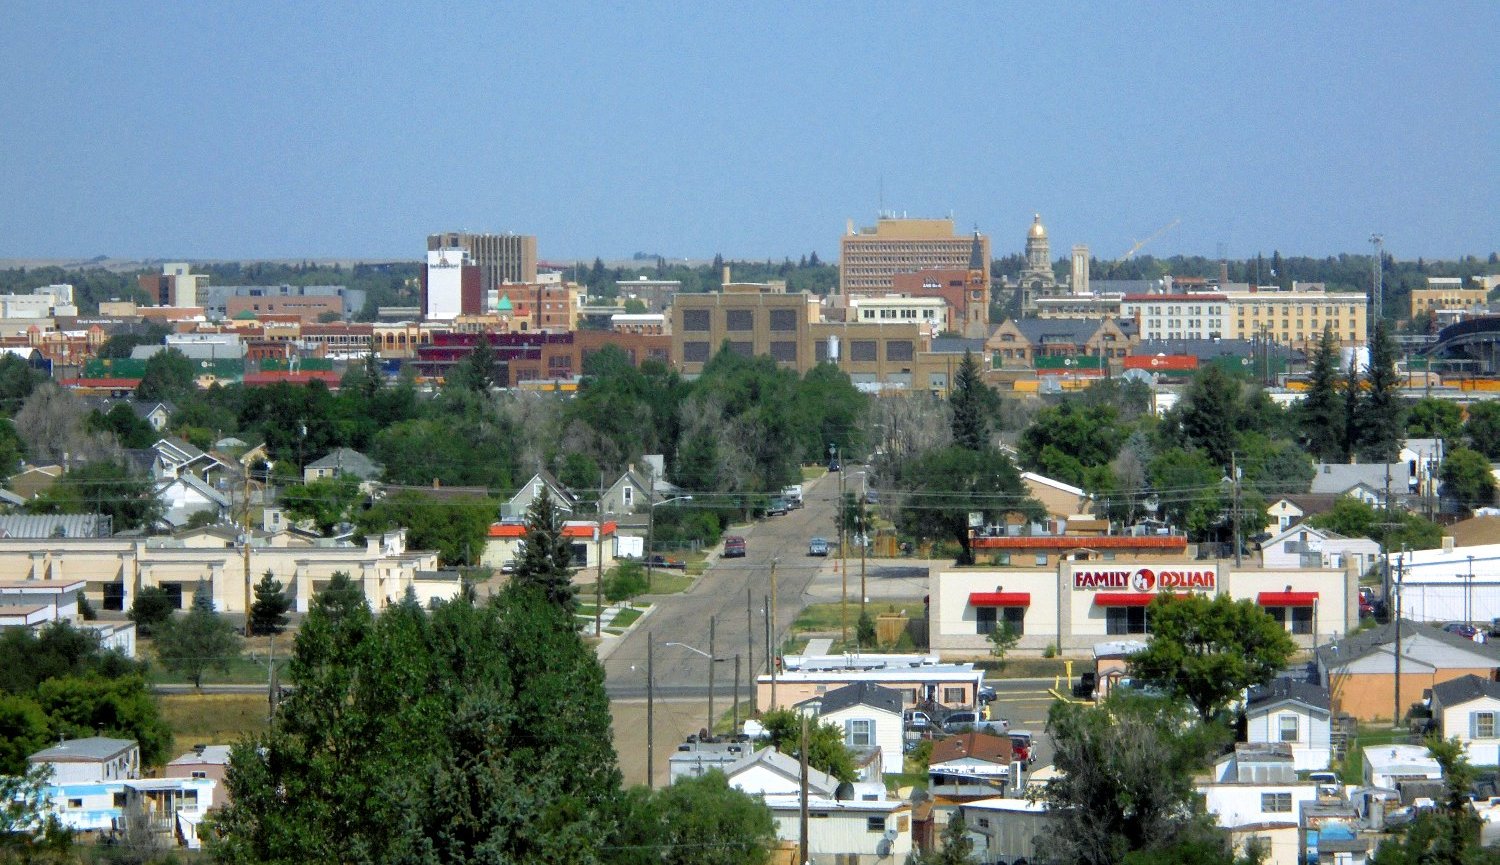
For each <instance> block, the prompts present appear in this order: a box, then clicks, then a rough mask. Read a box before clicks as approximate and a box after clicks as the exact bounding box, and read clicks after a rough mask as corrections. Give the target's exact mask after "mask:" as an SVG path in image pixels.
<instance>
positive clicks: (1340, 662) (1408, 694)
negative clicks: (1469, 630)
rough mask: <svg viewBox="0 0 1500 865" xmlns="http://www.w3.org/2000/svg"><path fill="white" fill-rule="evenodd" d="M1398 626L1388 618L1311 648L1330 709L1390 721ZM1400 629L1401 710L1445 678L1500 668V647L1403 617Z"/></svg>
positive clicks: (1483, 673)
mask: <svg viewBox="0 0 1500 865" xmlns="http://www.w3.org/2000/svg"><path fill="white" fill-rule="evenodd" d="M1396 628H1397V624H1396V623H1395V622H1391V623H1388V624H1385V625H1381V626H1379V627H1375V628H1371V629H1370V630H1368V631H1361V632H1359V633H1357V634H1352V635H1350V636H1348V637H1345V638H1344V639H1342V640H1335V641H1334V642H1332V643H1328V644H1326V645H1322V646H1319V647H1318V648H1317V649H1316V650H1315V655H1316V659H1317V667H1318V681H1319V683H1320V684H1322V685H1323V686H1325V687H1327V688H1328V691H1329V695H1330V708H1332V709H1333V711H1334V712H1335V713H1343V714H1348V715H1352V716H1353V717H1355V718H1357V719H1358V720H1361V721H1374V720H1376V719H1378V718H1383V719H1386V720H1389V719H1390V718H1391V713H1392V712H1393V710H1394V706H1395V701H1396V693H1395V687H1396V678H1395V675H1394V672H1395V651H1396ZM1400 628H1401V648H1400V651H1401V680H1400V685H1401V695H1400V699H1401V706H1402V714H1403V715H1404V714H1405V713H1406V711H1407V707H1410V706H1411V705H1412V704H1413V703H1416V702H1418V701H1419V700H1421V699H1422V695H1423V693H1424V692H1426V691H1428V690H1430V689H1433V688H1436V687H1437V686H1438V685H1440V684H1442V683H1443V682H1449V681H1452V680H1454V679H1461V678H1463V677H1464V676H1468V675H1475V676H1479V677H1480V678H1484V679H1491V678H1494V677H1495V673H1496V672H1497V671H1500V647H1497V646H1495V645H1494V644H1486V643H1476V642H1474V641H1473V640H1469V639H1466V638H1464V637H1461V636H1459V635H1457V634H1450V633H1448V632H1447V631H1443V630H1441V629H1439V628H1436V627H1433V626H1431V625H1424V624H1420V623H1418V622H1413V621H1409V620H1406V619H1403V620H1402V621H1401V622H1400Z"/></svg>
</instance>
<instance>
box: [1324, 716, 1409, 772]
mask: <svg viewBox="0 0 1500 865" xmlns="http://www.w3.org/2000/svg"><path fill="white" fill-rule="evenodd" d="M1410 738H1411V736H1410V733H1409V732H1408V731H1407V730H1406V729H1405V728H1403V729H1400V730H1392V729H1391V728H1390V727H1386V726H1381V725H1364V726H1361V727H1360V728H1359V735H1358V736H1356V737H1355V738H1354V741H1352V742H1350V743H1349V750H1348V751H1347V752H1346V753H1345V755H1344V770H1343V772H1342V773H1341V776H1342V779H1343V781H1344V783H1346V784H1363V783H1364V771H1365V755H1364V751H1363V749H1364V748H1367V747H1369V746H1371V745H1390V744H1392V743H1395V744H1402V745H1404V744H1407V742H1408V741H1409V740H1410Z"/></svg>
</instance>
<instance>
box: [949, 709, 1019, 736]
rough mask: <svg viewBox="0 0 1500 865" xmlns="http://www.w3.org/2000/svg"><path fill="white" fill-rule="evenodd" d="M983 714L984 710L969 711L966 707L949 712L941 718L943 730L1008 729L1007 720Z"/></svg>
mask: <svg viewBox="0 0 1500 865" xmlns="http://www.w3.org/2000/svg"><path fill="white" fill-rule="evenodd" d="M985 714H986V713H985V712H971V711H969V710H967V709H960V710H959V711H957V712H949V713H948V714H947V715H946V716H944V718H943V730H944V731H945V732H948V733H957V732H958V731H960V730H981V731H985V732H991V733H994V732H1004V731H1006V730H1008V729H1010V722H1009V721H1007V720H1005V719H1004V718H986V717H985Z"/></svg>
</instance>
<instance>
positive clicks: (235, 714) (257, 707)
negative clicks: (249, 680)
mask: <svg viewBox="0 0 1500 865" xmlns="http://www.w3.org/2000/svg"><path fill="white" fill-rule="evenodd" d="M157 700H158V701H159V702H160V705H161V714H162V719H163V720H165V721H166V722H167V724H169V725H170V726H171V727H172V734H173V736H175V737H176V743H175V744H174V746H173V747H174V748H175V749H176V750H177V751H179V752H180V751H185V750H187V749H188V748H191V747H192V746H194V745H232V744H234V743H235V742H236V741H238V740H239V739H240V737H241V736H243V735H245V734H246V733H259V732H263V731H264V730H265V729H266V708H267V706H266V697H265V695H264V694H165V695H162V696H160V697H158V698H157ZM174 756H175V755H174Z"/></svg>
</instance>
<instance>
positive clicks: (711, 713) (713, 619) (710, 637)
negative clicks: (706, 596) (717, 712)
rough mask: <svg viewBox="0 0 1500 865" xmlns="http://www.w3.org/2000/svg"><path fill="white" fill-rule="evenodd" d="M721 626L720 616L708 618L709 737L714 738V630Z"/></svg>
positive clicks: (716, 656)
mask: <svg viewBox="0 0 1500 865" xmlns="http://www.w3.org/2000/svg"><path fill="white" fill-rule="evenodd" d="M718 624H719V617H718V616H709V617H708V737H709V738H710V739H712V738H713V737H714V663H715V661H716V660H717V658H718V655H715V654H714V628H715V626H716V625H718Z"/></svg>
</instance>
